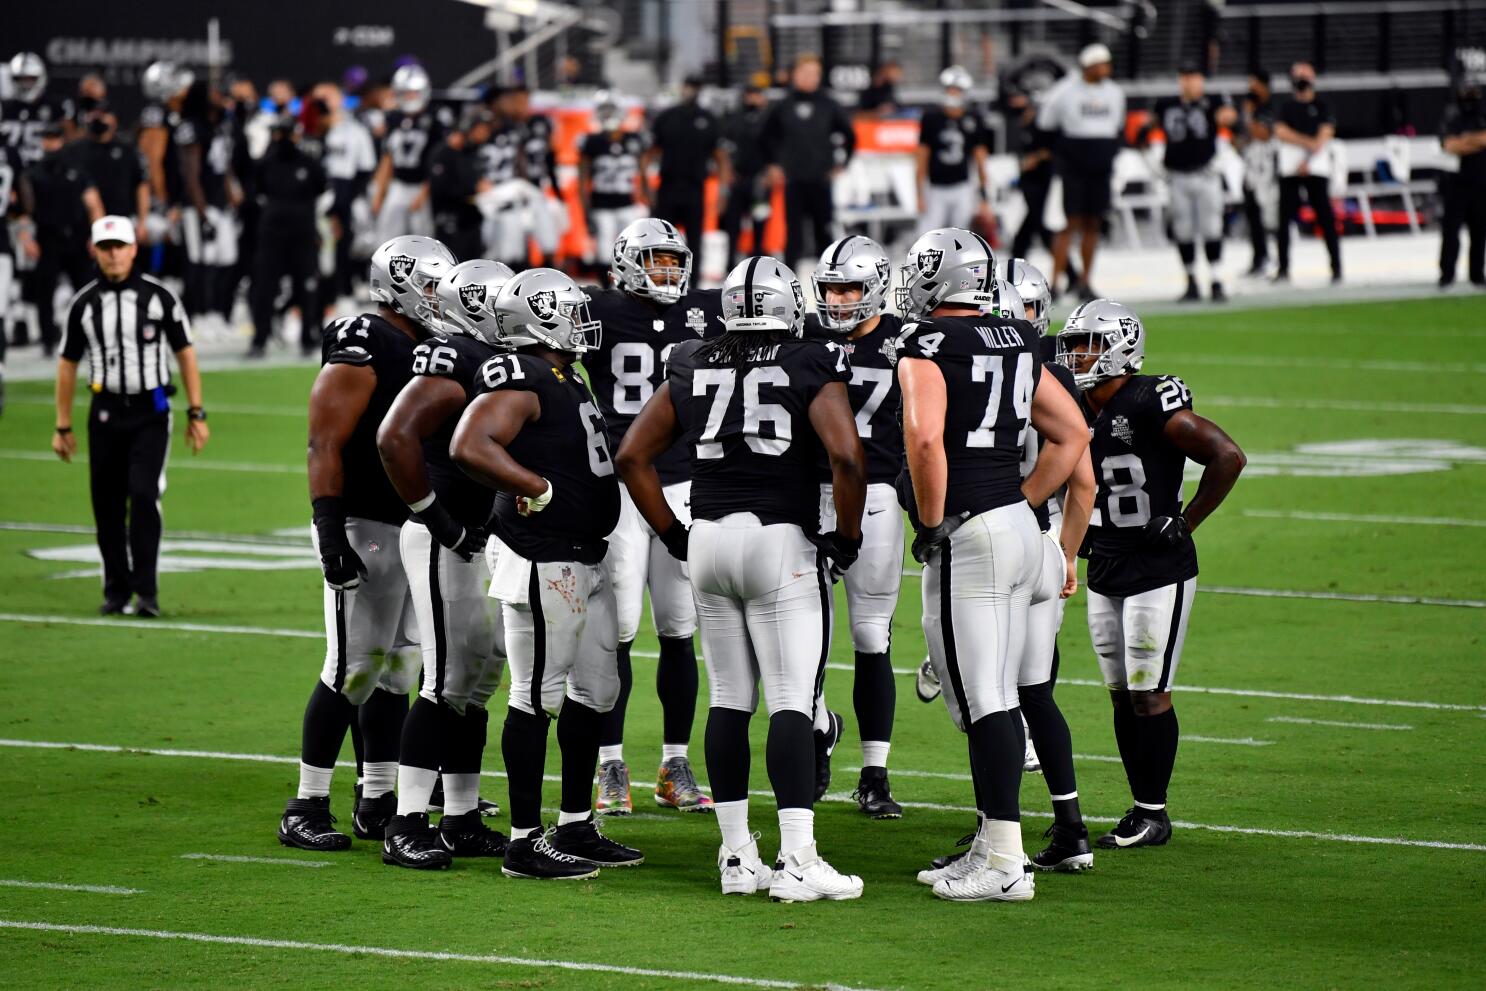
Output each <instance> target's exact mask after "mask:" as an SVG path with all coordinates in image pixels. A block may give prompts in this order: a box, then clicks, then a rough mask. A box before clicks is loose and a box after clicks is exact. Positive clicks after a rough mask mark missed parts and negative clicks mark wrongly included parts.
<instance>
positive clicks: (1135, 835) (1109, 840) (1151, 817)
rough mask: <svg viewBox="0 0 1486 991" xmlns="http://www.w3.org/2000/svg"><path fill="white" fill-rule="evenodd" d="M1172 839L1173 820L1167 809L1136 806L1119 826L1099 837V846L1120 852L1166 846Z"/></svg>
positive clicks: (1127, 813)
mask: <svg viewBox="0 0 1486 991" xmlns="http://www.w3.org/2000/svg"><path fill="white" fill-rule="evenodd" d="M1169 839H1171V818H1170V817H1169V816H1168V815H1167V814H1166V810H1165V809H1161V810H1159V811H1157V810H1154V809H1143V808H1141V807H1140V806H1138V805H1137V806H1135V807H1133V808H1132V809H1130V811H1129V812H1126V813H1125V818H1123V819H1121V820H1120V821H1119V824H1118V825H1116V826H1115V828H1114V829H1111V830H1110V831H1109V832H1107V833H1105V834H1104V835H1103V836H1101V837H1099V842H1098V843H1097V844H1096V845H1097V846H1100V847H1103V848H1104V849H1106V850H1119V849H1123V848H1124V847H1132V846H1164V845H1165V844H1166V841H1167V840H1169Z"/></svg>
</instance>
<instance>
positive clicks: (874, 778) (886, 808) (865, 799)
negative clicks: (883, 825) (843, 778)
mask: <svg viewBox="0 0 1486 991" xmlns="http://www.w3.org/2000/svg"><path fill="white" fill-rule="evenodd" d="M851 797H852V798H854V799H856V800H857V808H859V809H861V810H862V814H863V815H868V816H871V817H872V818H873V819H901V818H903V806H901V805H899V804H898V803H897V802H895V801H893V791H892V789H891V788H890V787H889V786H888V783H887V768H883V767H864V768H862V777H861V779H860V780H859V781H858V782H857V789H856V791H854V792H852V793H851Z"/></svg>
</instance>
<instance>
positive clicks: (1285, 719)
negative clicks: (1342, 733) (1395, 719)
mask: <svg viewBox="0 0 1486 991" xmlns="http://www.w3.org/2000/svg"><path fill="white" fill-rule="evenodd" d="M1264 721H1265V722H1267V723H1294V724H1295V725H1297V726H1337V727H1341V728H1343V729H1391V730H1407V729H1413V728H1414V727H1412V726H1409V725H1407V724H1405V723H1352V722H1347V721H1346V720H1344V719H1300V718H1298V717H1296V716H1270V717H1269V718H1268V719H1266V720H1264Z"/></svg>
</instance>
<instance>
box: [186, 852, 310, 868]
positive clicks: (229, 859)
mask: <svg viewBox="0 0 1486 991" xmlns="http://www.w3.org/2000/svg"><path fill="white" fill-rule="evenodd" d="M181 859H182V860H218V861H222V862H223V863H227V864H279V865H282V866H284V867H333V866H335V864H334V861H330V860H291V859H290V858H288V857H240V856H238V855H236V854H230V853H183V854H181Z"/></svg>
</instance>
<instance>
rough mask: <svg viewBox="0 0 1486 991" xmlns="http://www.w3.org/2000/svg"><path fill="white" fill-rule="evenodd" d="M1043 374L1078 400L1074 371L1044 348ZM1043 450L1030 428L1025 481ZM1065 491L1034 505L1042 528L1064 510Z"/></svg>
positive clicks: (1040, 384) (1024, 462) (1024, 450)
mask: <svg viewBox="0 0 1486 991" xmlns="http://www.w3.org/2000/svg"><path fill="white" fill-rule="evenodd" d="M1043 340H1052V338H1046V337H1045V338H1043ZM1042 374H1043V375H1051V376H1052V377H1053V378H1055V379H1057V380H1058V381H1059V382H1060V383H1061V384H1062V386H1063V388H1064V389H1066V390H1067V391H1068V395H1070V396H1072V397H1073V399H1074V401H1075V402H1076V401H1077V400H1078V397H1079V391H1078V386H1077V385H1076V384H1074V380H1073V373H1072V372H1070V371H1069V370H1068V369H1066V368H1064V367H1063V366H1062V365H1060V364H1058V363H1057V362H1054V361H1051V360H1049V359H1048V356H1047V352H1046V350H1045V349H1043V365H1042ZM1037 385H1038V388H1044V385H1043V382H1042V380H1041V379H1038V381H1037ZM1041 450H1042V435H1041V434H1039V433H1038V432H1037V431H1036V430H1028V431H1027V443H1026V444H1024V445H1023V446H1022V469H1021V474H1022V479H1023V480H1024V481H1025V480H1026V478H1027V476H1028V475H1030V474H1032V469H1033V468H1036V467H1037V455H1038V452H1040V451H1041ZM1065 491H1067V488H1066V486H1065V487H1064V488H1062V489H1059V490H1058V491H1057V492H1055V493H1053V495H1052V496H1051V497H1050V498H1049V499H1048V501H1047V502H1045V503H1043V504H1042V505H1040V506H1033V507H1032V512H1033V513H1035V514H1036V515H1037V526H1038V527H1039V528H1040V529H1043V530H1046V529H1047V528H1048V527H1049V526H1051V525H1052V513H1053V512H1055V511H1056V512H1062V504H1063V503H1062V499H1063V493H1064V492H1065Z"/></svg>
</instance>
